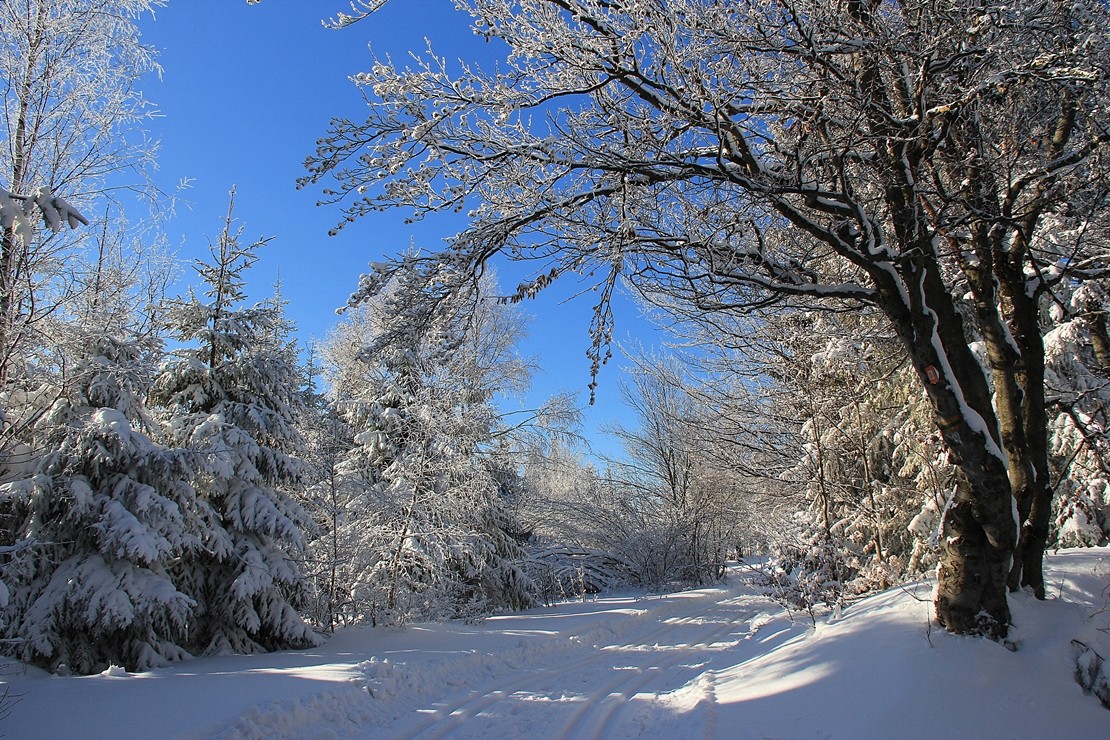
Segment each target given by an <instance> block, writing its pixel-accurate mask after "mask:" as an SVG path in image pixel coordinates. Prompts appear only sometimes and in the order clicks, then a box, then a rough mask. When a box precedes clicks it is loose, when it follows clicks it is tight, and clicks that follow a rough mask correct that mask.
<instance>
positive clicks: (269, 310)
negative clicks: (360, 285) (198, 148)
mask: <svg viewBox="0 0 1110 740" xmlns="http://www.w3.org/2000/svg"><path fill="white" fill-rule="evenodd" d="M233 207H234V190H233V191H232V196H231V202H230V204H229V206H228V212H227V217H226V219H225V221H224V225H223V230H222V232H221V234H220V236H219V239H218V240H217V241H216V242H215V243H214V244H213V245H212V246H211V261H209V262H207V263H198V265H197V271H198V272H199V274H200V276H201V279H202V280H203V281H204V283H205V285H206V290H205V293H204V299H207V300H204V299H202V298H201V297H198V296H196V295H194V294H192V293H190V295H189V297H188V298H187V299H184V300H180V301H177V302H174V303H171V304H170V305H169V307H168V308H167V310H166V327H167V330H168V332H169V335H170V336H171V337H172V338H173V339H174V340H176V341H178V342H181V343H183V344H185V345H187V346H186V347H184V348H183V349H180V350H177V351H175V352H174V353H173V354H172V358H171V359H170V360H169V361H168V362H167V363H166V364H165V365H164V366H163V368H162V370H161V372H160V374H159V376H158V378H157V380H156V382H155V385H154V389H153V391H152V396H151V397H152V402H153V403H157V404H158V405H159V407H160V410H161V412H162V414H163V415H164V417H165V419H166V434H167V438H168V439H169V440H170V441H171V443H172V444H175V445H180V446H188V447H189V448H191V449H193V450H194V451H195V452H196V453H197V457H198V460H199V461H200V462H199V463H198V466H197V471H196V478H195V482H194V485H195V487H196V489H197V492H198V496H199V497H200V499H201V500H202V501H203V502H204V504H205V509H204V510H205V512H206V513H207V514H208V515H209V517H210V521H209V524H210V534H209V536H208V538H207V539H206V540H205V542H204V543H203V544H204V549H203V550H202V551H199V552H197V553H196V554H195V556H194V557H189V558H185V559H183V560H182V561H181V562H180V563H179V565H178V566H177V567H178V571H179V573H180V578H181V584H182V589H183V590H184V591H185V592H186V593H187V594H188V595H189V596H190V597H191V598H193V599H195V600H196V602H197V616H196V623H195V624H194V625H193V626H192V628H191V630H190V634H189V641H190V645H191V646H193V648H194V649H195V650H196V651H199V652H203V653H205V654H218V653H224V652H255V651H260V650H277V649H282V648H288V647H304V646H307V645H313V644H317V643H318V642H319V638H318V636H317V635H316V634H315V633H313V631H312V630H311V629H310V628H309V627H308V626H307V625H306V624H305V623H304V621H303V620H302V619H301V617H300V615H298V613H297V611H296V608H295V604H296V602H297V601H298V599H300V598H301V597H302V595H303V591H304V578H303V575H302V573H301V571H300V568H299V565H298V561H299V560H300V559H301V557H302V550H303V538H302V531H303V529H304V528H305V527H308V526H310V521H309V518H308V516H307V515H306V514H305V512H304V511H303V509H302V508H301V507H300V506H299V505H298V504H297V503H296V502H295V501H294V500H293V499H292V498H291V496H290V494H289V490H290V488H291V487H294V486H296V485H299V483H300V478H301V475H302V468H303V465H302V463H301V461H300V460H299V459H298V458H297V457H296V451H297V450H298V449H299V448H300V447H301V445H302V440H301V437H300V435H299V433H298V432H297V430H296V429H295V428H294V426H293V424H292V421H293V415H294V412H295V409H296V404H297V403H298V391H299V378H300V376H299V371H298V368H297V365H296V355H295V350H294V348H293V346H292V344H291V343H290V342H289V341H288V339H287V332H288V328H289V325H288V323H287V321H286V319H285V318H284V316H283V314H282V311H281V304H280V302H274V301H270V302H262V303H259V304H256V305H254V306H243V305H242V304H243V302H244V300H245V298H246V295H245V280H244V277H243V275H244V273H245V272H246V270H247V269H248V268H249V267H250V266H251V265H253V264H254V263H255V261H256V260H257V256H256V254H255V252H256V250H257V249H258V248H259V247H261V246H262V245H263V244H265V242H266V240H264V239H260V240H258V241H255V242H252V243H250V244H243V243H242V242H241V236H242V228H239V229H238V230H236V229H235V228H234V219H233V215H232V212H233Z"/></svg>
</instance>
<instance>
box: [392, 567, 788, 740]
mask: <svg viewBox="0 0 1110 740" xmlns="http://www.w3.org/2000/svg"><path fill="white" fill-rule="evenodd" d="M658 601H659V602H667V603H666V604H665V605H663V604H662V603H661V604H660V606H659V608H657V609H651V610H649V611H647V612H646V613H644V614H643V615H641V616H640V618H638V619H636V618H635V617H630V619H631V620H633V621H634V622H635V626H633V627H631V628H630V629H629V630H628V631H627V632H625V633H624V634H622V635H621V636H620V638H619V639H617V640H611V639H610V640H607V641H604V640H603V642H604V644H599V645H588V644H582V643H581V641H580V640H579V641H577V642H578V644H579V648H578V649H577V650H575V651H572V654H574V657H570V659H567V658H563V659H561V660H559V661H558V662H557V663H554V664H551V663H549V662H548V661H544V660H539V661H537V662H536V664H534V665H529V666H526V667H522V668H521V669H520V670H518V671H516V672H514V673H511V674H508V675H506V676H503V677H501V678H499V679H498V680H495V681H492V682H488V683H485V684H483V685H481V686H478V687H474V688H470V689H467V690H464V691H461V692H457V693H455V694H453V695H451V696H448V697H446V698H444V699H443V700H440V701H436V702H434V703H432V704H431V705H430V706H428V707H425V708H421V709H419V710H418V712H417V713H418V719H417V720H416V721H412V722H401V723H399V724H398V725H396V726H395V727H394V728H393V730H394V731H395V732H396V736H397V737H402V738H420V739H421V740H433V739H439V738H448V737H451V738H468V737H474V738H482V737H493V736H495V735H498V734H500V735H501V736H525V735H527V734H528V733H529V732H530V731H532V730H534V729H535V728H543V736H544V737H549V738H566V739H568V740H569V739H571V738H590V737H626V736H627V737H636V736H640V735H642V734H644V733H645V731H648V730H649V728H650V727H651V726H652V724H654V723H656V721H657V720H658V718H657V717H655V716H654V715H655V714H657V713H659V712H664V713H666V712H667V710H666V709H665V708H663V707H661V706H659V704H658V702H657V697H660V696H662V695H666V694H673V693H674V692H676V691H678V690H680V689H682V688H683V687H686V686H687V685H688V684H690V682H692V681H694V679H699V678H700V679H701V680H700V682H699V686H700V688H701V690H702V692H703V696H701V697H699V698H698V699H697V701H696V705H695V712H696V715H697V716H696V717H691V716H687V717H685V718H684V728H685V732H686V733H690V732H691V730H693V729H694V728H693V725H692V724H691V721H692V720H693V724H694V725H698V726H700V728H701V732H697V733H694V735H693V736H697V735H704V736H707V737H712V736H714V735H715V731H714V729H715V728H714V697H713V681H712V675H713V670H714V666H715V665H716V667H717V668H724V667H726V666H728V665H731V664H734V663H735V659H736V653H735V649H736V648H737V646H738V645H739V644H740V642H741V641H743V640H745V639H747V638H749V637H751V636H752V634H753V627H752V623H753V618H756V617H760V616H763V617H765V615H766V611H767V608H768V604H767V602H766V601H764V600H762V599H758V598H755V597H751V596H742V595H739V594H737V593H735V592H733V593H725V594H722V593H721V592H720V591H718V590H716V589H708V590H704V591H699V592H694V593H692V594H681V595H672V596H669V597H664V598H660V599H658ZM680 615H681V616H680ZM756 625H757V627H756V628H758V620H756ZM572 639H573V638H572ZM687 736H691V735H689V734H688V735H687Z"/></svg>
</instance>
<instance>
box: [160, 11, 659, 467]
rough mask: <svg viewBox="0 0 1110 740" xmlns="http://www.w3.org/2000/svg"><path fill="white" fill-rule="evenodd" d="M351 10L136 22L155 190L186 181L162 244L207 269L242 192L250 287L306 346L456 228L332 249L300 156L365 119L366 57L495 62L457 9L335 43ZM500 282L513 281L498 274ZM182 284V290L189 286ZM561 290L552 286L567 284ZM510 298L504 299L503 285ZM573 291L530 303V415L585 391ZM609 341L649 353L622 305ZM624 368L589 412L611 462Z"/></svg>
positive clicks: (365, 231) (369, 227)
mask: <svg viewBox="0 0 1110 740" xmlns="http://www.w3.org/2000/svg"><path fill="white" fill-rule="evenodd" d="M346 7H347V3H346V0H264V1H263V2H262V3H261V4H258V5H247V3H246V1H245V0H171V2H170V3H169V4H168V5H167V6H166V7H164V8H161V9H159V10H158V12H157V15H156V17H155V18H154V19H150V18H149V17H148V18H144V19H143V21H142V22H141V29H142V33H143V38H144V41H145V42H146V43H148V44H150V45H152V46H154V47H156V48H157V49H159V50H160V57H159V61H160V63H161V65H162V67H163V75H162V78H161V80H159V79H157V78H154V77H151V78H149V79H148V80H146V82H145V84H144V93H145V95H146V97H147V98H149V99H150V100H151V101H153V102H154V103H155V104H156V106H157V107H158V109H159V110H160V112H161V116H160V117H159V118H158V119H157V120H156V121H155V122H154V124H153V126H152V129H153V130H152V133H153V135H154V136H155V137H156V138H158V139H160V141H161V149H160V152H159V155H158V163H159V171H158V174H157V182H158V184H159V185H160V187H161V188H162V189H163V190H165V191H167V192H168V191H172V190H173V189H174V188H175V187H176V185H177V183H178V182H179V181H181V180H188V181H189V187H188V188H187V189H186V190H185V191H184V192H183V194H182V199H183V202H182V203H181V204H180V205H179V206H178V208H177V215H176V217H175V218H174V219H173V220H172V221H170V222H169V225H168V227H167V232H168V235H169V237H170V240H171V243H172V244H175V245H179V250H178V253H179V256H180V257H182V258H184V259H185V260H192V259H195V258H203V257H205V256H207V246H208V243H209V240H210V239H211V238H214V237H215V235H216V234H217V233H218V231H219V227H220V223H221V218H222V216H223V214H224V213H225V212H226V209H227V196H228V190H229V189H230V188H231V187H232V186H233V185H234V186H236V187H237V188H238V194H237V196H236V216H237V217H238V219H239V221H240V223H242V224H244V225H245V226H246V230H245V233H244V236H245V237H247V238H253V237H256V236H262V235H265V236H273V237H274V240H273V241H272V242H271V244H270V245H269V246H268V247H266V249H265V250H263V252H262V253H261V254H260V260H259V262H258V264H257V265H256V266H255V267H254V269H253V270H252V272H251V273H250V274H249V275H248V280H249V283H250V285H251V288H252V291H253V293H254V297H255V298H256V299H261V298H265V297H267V296H269V295H271V294H272V291H273V285H274V283H275V280H276V279H277V278H278V276H279V275H280V278H281V282H282V291H283V295H284V296H285V298H286V299H287V300H288V301H289V313H290V317H291V318H292V319H293V320H294V321H296V322H297V325H298V327H299V329H300V338H301V341H302V342H307V341H308V340H309V339H310V338H312V337H321V336H323V335H324V334H325V333H326V332H327V330H328V329H329V328H330V327H331V326H333V325H334V324H335V322H336V321H337V317H336V314H335V309H336V308H337V307H338V306H341V305H343V304H344V303H345V301H346V299H347V296H348V295H349V294H350V293H351V292H352V291H353V290H354V288H355V287H356V285H357V281H358V276H359V275H360V274H361V273H363V272H365V271H366V266H367V264H368V263H369V262H371V261H375V260H380V259H381V258H382V256H383V255H389V254H394V253H397V252H399V251H402V250H404V249H406V248H408V246H409V245H410V244H415V245H416V246H418V247H421V246H423V247H432V248H434V247H437V246H439V245H440V244H441V243H442V239H443V238H445V237H448V236H450V235H452V234H454V233H456V232H458V231H459V230H460V229H462V228H463V226H464V225H465V224H464V223H463V222H462V220H461V219H460V217H458V216H451V217H444V218H437V219H429V220H427V221H425V222H423V223H419V224H415V225H406V224H404V217H405V215H406V214H405V213H403V212H401V211H392V212H387V213H384V214H374V215H372V216H369V217H366V218H364V219H362V220H361V221H360V222H358V223H356V224H355V225H353V226H349V227H348V228H346V229H344V230H343V231H342V232H341V233H340V234H339V235H338V236H336V237H329V236H328V235H327V232H328V229H329V228H331V227H332V226H334V225H335V224H336V223H337V222H338V221H339V219H340V212H339V208H338V207H336V206H324V207H318V206H316V201H317V200H318V198H319V197H320V191H319V189H306V190H302V191H298V190H297V189H296V186H295V181H296V178H297V177H298V176H300V175H301V174H303V172H304V168H303V164H302V163H303V161H304V158H305V156H307V155H308V154H310V153H311V152H312V150H313V145H314V142H315V141H316V139H317V138H319V137H320V136H322V135H324V133H325V132H326V130H327V126H328V121H329V120H330V119H331V118H332V117H337V116H340V117H350V118H353V119H355V120H359V119H361V118H363V114H364V111H365V103H364V102H363V100H362V97H361V94H360V92H359V90H358V88H356V86H355V85H354V84H353V83H352V82H351V81H350V79H349V78H350V76H352V75H354V74H356V73H357V72H360V71H364V70H366V69H369V67H370V59H371V56H370V52H369V50H368V44H370V45H372V46H373V49H374V51H375V53H377V54H378V55H379V56H384V55H386V54H389V55H391V56H392V57H393V58H394V59H395V60H401V59H403V58H406V57H407V55H408V53H409V51H410V50H416V51H423V50H424V48H425V38H428V39H430V40H431V42H432V44H433V48H434V49H435V51H436V52H437V53H438V54H441V55H444V56H447V57H448V58H449V59H455V58H465V59H482V58H489V56H490V54H491V53H494V52H495V51H496V48H495V47H492V46H491V45H488V44H487V43H486V42H485V41H483V40H482V39H480V38H478V37H475V36H473V35H472V34H471V33H470V30H469V26H468V23H467V16H465V15H464V14H461V13H459V12H458V11H456V10H455V9H454V6H453V3H452V2H451V0H393V2H389V3H387V4H386V6H385V8H383V9H382V10H381V11H379V12H378V13H377V14H375V15H374V16H373V17H371V18H370V19H368V20H366V21H363V22H361V23H358V24H355V25H354V26H351V27H349V28H347V29H344V30H339V31H336V30H329V29H326V28H324V27H323V26H322V25H321V23H320V21H321V19H322V18H325V17H328V16H331V15H334V13H335V12H337V11H340V10H343V9H345V8H346ZM502 274H506V270H505V269H502ZM194 277H195V276H194V274H193V273H192V272H191V271H189V272H188V273H187V274H186V275H184V276H183V283H182V284H183V286H185V285H188V284H190V283H192V282H194ZM560 282H561V281H560ZM502 287H503V288H504V289H506V292H508V290H509V289H510V288H511V287H512V286H508V285H503V286H502ZM579 288H580V286H578V285H577V284H575V283H568V284H566V285H561V286H560V285H558V284H557V285H556V286H555V287H554V288H552V289H549V290H550V292H548V293H545V294H541V297H540V298H539V299H537V300H536V301H533V302H529V303H526V304H524V308H525V310H526V311H527V312H528V313H529V314H530V315H531V316H532V317H533V321H532V324H531V328H530V336H529V339H528V340H527V342H526V343H525V344H524V346H522V348H521V350H522V353H523V354H526V355H530V356H536V357H537V358H538V360H539V363H540V365H541V366H542V368H543V371H542V372H541V373H540V374H538V375H537V377H536V379H535V384H534V391H533V393H532V395H531V397H530V398H529V399H528V400H527V403H536V402H537V401H538V400H539V399H542V398H544V397H546V396H548V395H550V394H551V393H553V392H555V391H558V390H563V389H566V390H572V391H578V392H579V398H580V400H581V402H582V403H583V404H584V403H585V400H586V398H587V393H586V386H587V384H588V383H589V380H590V378H589V363H588V360H587V359H586V356H585V351H586V348H587V346H588V343H589V338H588V336H587V328H588V325H589V314H590V309H591V307H592V303H591V300H590V299H591V297H592V296H584V297H583V298H582V299H578V300H572V301H567V300H566V299H567V298H568V297H569V296H571V295H573V294H574V293H575V292H576V291H577V290H578V289H579ZM617 319H618V326H617V336H618V337H622V338H627V337H629V336H630V335H638V336H642V337H644V339H645V341H646V342H651V341H653V338H652V336H651V332H650V331H648V330H647V328H646V325H645V324H644V322H643V321H642V320H641V319H639V317H638V315H637V310H636V308H635V306H633V305H631V303H630V302H628V301H621V305H619V306H618V317H617ZM617 370H618V368H617V367H613V366H610V367H607V368H604V369H603V373H602V376H601V385H600V388H599V397H598V402H597V404H596V405H595V406H594V407H593V408H591V409H588V410H587V412H586V418H585V429H584V431H585V432H586V433H587V435H588V436H590V437H591V438H592V439H593V440H594V441H595V446H596V447H597V448H598V449H599V450H600V451H604V452H610V453H613V452H616V450H615V449H614V448H613V447H612V445H611V443H607V442H606V441H605V440H603V439H602V438H601V435H599V434H598V431H597V430H598V427H599V426H600V425H602V424H604V423H605V422H606V421H608V420H610V419H614V418H619V419H622V420H624V421H625V422H626V423H627V422H628V419H627V417H626V412H625V410H624V408H623V407H622V405H621V404H620V399H619V394H618V389H617V385H618V383H617V381H618V372H617Z"/></svg>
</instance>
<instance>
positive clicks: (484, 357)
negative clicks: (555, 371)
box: [326, 279, 532, 623]
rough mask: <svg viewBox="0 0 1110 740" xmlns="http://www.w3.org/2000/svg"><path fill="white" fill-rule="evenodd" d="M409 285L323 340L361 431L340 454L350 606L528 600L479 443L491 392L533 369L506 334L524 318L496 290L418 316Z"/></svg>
mask: <svg viewBox="0 0 1110 740" xmlns="http://www.w3.org/2000/svg"><path fill="white" fill-rule="evenodd" d="M406 287H407V286H406V285H405V284H404V282H403V279H399V281H398V284H397V285H396V286H395V287H394V290H393V292H392V293H391V295H390V296H389V297H387V298H385V299H384V300H383V301H381V302H380V303H378V304H370V305H368V306H366V307H365V308H362V309H360V310H359V311H357V312H355V313H354V314H353V315H352V317H351V319H350V320H349V321H348V322H347V323H345V324H344V325H342V326H341V327H340V328H339V330H338V331H337V332H336V333H335V334H334V335H333V336H332V338H331V341H330V342H329V344H328V346H327V347H326V354H327V356H328V358H329V360H331V363H332V376H331V378H330V380H331V386H332V393H333V394H334V398H335V402H336V404H337V406H338V408H339V410H340V412H341V414H342V416H343V418H344V420H345V422H346V423H347V425H348V426H349V427H350V428H351V429H352V430H355V432H356V433H355V435H354V437H353V440H354V446H353V448H352V449H351V450H350V452H349V453H348V454H347V455H346V457H345V459H343V460H342V461H340V462H339V464H338V465H337V467H336V472H337V476H338V479H339V482H338V483H337V484H336V486H337V490H340V491H341V492H342V496H343V500H344V504H343V509H344V513H343V514H342V516H341V517H340V518H339V520H338V521H337V530H338V533H337V535H335V536H336V538H337V540H338V541H342V542H343V543H345V546H346V547H347V548H349V550H348V551H349V552H350V557H349V558H348V564H347V565H346V566H345V570H346V579H347V582H348V583H349V587H348V588H349V593H350V598H351V604H352V607H353V609H354V611H355V613H356V614H357V615H359V616H361V617H362V618H369V619H370V620H371V621H372V622H374V623H404V622H405V621H408V620H410V619H412V618H414V617H424V618H429V617H431V618H442V617H457V616H469V615H475V614H480V613H484V612H486V611H488V610H490V609H493V608H499V607H500V608H506V607H507V608H521V607H524V606H527V605H530V604H531V603H532V595H531V591H530V583H529V581H528V579H527V578H526V577H525V576H524V575H523V573H522V572H521V571H520V569H519V567H518V565H517V563H518V562H519V561H520V560H521V559H522V556H523V553H522V552H521V550H520V548H519V546H518V545H517V544H516V542H515V541H514V539H513V536H512V535H513V533H516V532H518V531H519V529H520V527H519V525H518V524H517V523H516V522H515V521H514V518H513V516H512V514H511V512H510V509H509V507H508V505H507V503H506V501H505V499H504V498H503V497H502V496H501V486H500V485H499V482H498V479H497V477H496V476H495V474H494V470H493V469H492V467H491V465H490V463H489V461H488V460H487V459H486V456H485V455H483V451H482V448H483V446H485V445H488V444H489V442H490V440H491V439H492V437H493V433H494V427H495V425H496V424H497V415H496V413H495V411H494V409H493V406H492V398H493V395H494V393H496V392H498V391H499V390H504V389H505V388H507V387H509V386H510V385H511V384H512V383H513V382H518V381H519V380H520V376H521V374H522V373H525V372H526V369H525V368H524V366H523V365H521V363H520V362H519V359H514V357H513V353H512V345H513V341H511V340H508V341H507V337H506V334H505V332H506V331H507V329H508V328H511V327H513V326H515V325H516V324H515V323H514V322H512V321H511V320H509V319H510V317H509V316H507V315H504V316H502V320H500V321H499V320H497V319H496V318H494V314H496V313H497V312H498V310H499V309H501V308H502V307H499V306H495V305H493V304H491V303H488V302H481V303H479V304H477V305H460V306H458V307H457V310H456V311H455V312H453V313H452V314H451V317H450V319H448V320H446V321H435V322H431V323H428V322H424V321H421V320H419V318H418V317H415V316H413V315H411V312H410V310H409V309H410V307H411V306H412V305H413V304H410V303H408V302H407V301H406V298H407V296H406V293H405V291H406ZM500 313H501V314H505V311H501V312H500Z"/></svg>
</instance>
